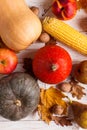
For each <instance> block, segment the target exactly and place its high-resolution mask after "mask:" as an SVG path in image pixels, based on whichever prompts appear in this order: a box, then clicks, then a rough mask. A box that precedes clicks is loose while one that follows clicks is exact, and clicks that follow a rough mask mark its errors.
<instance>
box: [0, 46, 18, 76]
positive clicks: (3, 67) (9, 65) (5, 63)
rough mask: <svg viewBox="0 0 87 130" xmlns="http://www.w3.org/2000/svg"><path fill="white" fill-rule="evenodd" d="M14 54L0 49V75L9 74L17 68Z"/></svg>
mask: <svg viewBox="0 0 87 130" xmlns="http://www.w3.org/2000/svg"><path fill="white" fill-rule="evenodd" d="M17 63H18V58H17V56H16V53H15V52H13V51H12V50H10V49H6V48H0V74H9V73H11V72H12V71H13V70H14V69H15V68H16V66H17Z"/></svg>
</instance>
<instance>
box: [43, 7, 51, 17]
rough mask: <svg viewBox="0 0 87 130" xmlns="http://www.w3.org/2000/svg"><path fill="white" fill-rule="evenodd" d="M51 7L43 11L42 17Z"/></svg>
mask: <svg viewBox="0 0 87 130" xmlns="http://www.w3.org/2000/svg"><path fill="white" fill-rule="evenodd" d="M51 7H52V5H50V6H49V7H48V8H47V9H45V10H44V13H43V14H42V16H44V15H46V13H47V12H48V11H49V10H50V8H51Z"/></svg>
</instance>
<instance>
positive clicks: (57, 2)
mask: <svg viewBox="0 0 87 130" xmlns="http://www.w3.org/2000/svg"><path fill="white" fill-rule="evenodd" d="M52 12H53V13H54V14H55V15H56V16H57V18H58V19H60V20H69V19H71V18H73V17H74V16H75V14H76V12H77V2H76V0H54V1H53V4H52Z"/></svg>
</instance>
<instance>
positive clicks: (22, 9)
mask: <svg viewBox="0 0 87 130" xmlns="http://www.w3.org/2000/svg"><path fill="white" fill-rule="evenodd" d="M41 31H42V25H41V22H40V20H39V18H38V17H37V16H36V15H35V14H34V13H33V12H32V11H31V10H30V8H29V7H28V6H27V4H26V3H25V1H24V0H0V36H1V38H2V40H3V42H4V43H5V44H6V46H7V47H9V48H10V49H12V50H15V51H20V50H24V49H25V48H27V47H28V46H29V45H30V44H31V43H32V42H34V41H35V40H37V39H38V37H39V35H40V34H41Z"/></svg>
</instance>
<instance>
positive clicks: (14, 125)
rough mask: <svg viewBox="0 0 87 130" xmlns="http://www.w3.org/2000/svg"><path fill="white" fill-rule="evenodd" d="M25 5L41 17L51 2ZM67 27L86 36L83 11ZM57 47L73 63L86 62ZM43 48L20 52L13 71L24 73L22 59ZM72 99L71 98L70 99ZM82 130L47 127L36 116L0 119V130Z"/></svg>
mask: <svg viewBox="0 0 87 130" xmlns="http://www.w3.org/2000/svg"><path fill="white" fill-rule="evenodd" d="M26 3H27V4H28V5H29V6H37V7H39V9H40V15H39V17H41V16H42V14H43V11H44V9H46V8H47V7H48V5H51V3H52V0H26ZM47 15H50V16H51V15H53V14H52V13H51V10H49V12H48V13H47ZM66 23H68V24H69V25H71V26H72V27H74V28H75V29H77V30H78V31H80V32H81V33H84V34H85V35H87V13H86V12H85V11H84V10H80V11H78V12H77V14H76V16H75V17H74V18H73V19H71V20H68V21H66ZM58 45H60V46H62V47H64V48H65V49H66V50H67V51H68V52H69V53H70V55H71V58H72V59H73V63H77V62H80V61H82V60H87V56H83V55H81V54H79V53H78V52H76V51H74V50H72V49H70V48H69V47H67V46H66V45H64V44H62V43H60V42H58ZM42 46H44V43H33V44H32V45H31V46H30V47H29V48H27V49H26V50H24V51H21V52H20V53H19V54H17V56H18V58H19V64H18V65H17V68H16V70H15V71H24V70H23V58H25V57H26V58H28V57H31V56H32V57H33V56H34V54H35V52H36V50H37V49H39V48H40V47H42ZM38 83H39V84H40V86H42V87H48V85H47V84H44V83H41V82H40V81H38ZM49 86H50V85H49ZM84 87H85V88H86V90H85V91H86V93H87V86H86V85H85V86H84ZM71 98H72V97H71ZM74 100H75V99H74ZM80 102H84V103H87V96H84V97H83V98H82V99H81V100H80ZM60 129H61V130H82V129H81V128H80V127H79V126H77V125H76V124H73V126H69V127H61V126H57V125H56V124H54V122H51V123H50V125H47V124H46V123H44V122H43V121H41V120H40V119H39V117H38V114H37V113H36V114H35V115H31V116H28V117H26V118H25V119H22V120H20V121H15V122H14V121H9V120H7V119H4V118H3V117H0V130H60Z"/></svg>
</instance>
